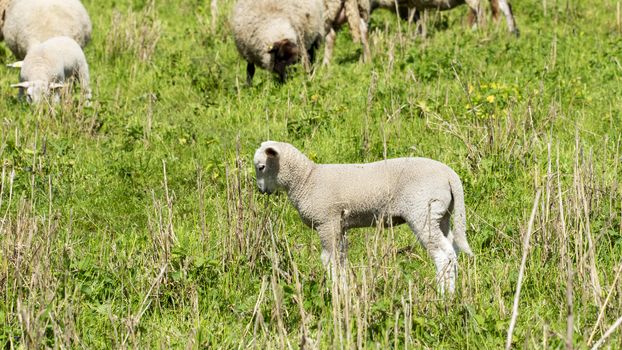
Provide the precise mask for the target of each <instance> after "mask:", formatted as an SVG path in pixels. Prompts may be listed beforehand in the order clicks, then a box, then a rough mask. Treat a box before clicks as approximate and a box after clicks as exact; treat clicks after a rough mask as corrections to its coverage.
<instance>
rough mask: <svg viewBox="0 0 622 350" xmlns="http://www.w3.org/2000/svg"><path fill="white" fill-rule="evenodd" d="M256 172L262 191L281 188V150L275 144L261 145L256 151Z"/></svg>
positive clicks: (258, 185)
mask: <svg viewBox="0 0 622 350" xmlns="http://www.w3.org/2000/svg"><path fill="white" fill-rule="evenodd" d="M254 163H255V174H256V176H257V187H259V191H261V193H268V194H270V193H273V192H275V191H277V190H278V189H279V185H278V175H279V152H278V150H277V149H276V147H275V146H268V145H265V143H264V144H263V145H261V147H259V149H257V151H256V152H255V159H254Z"/></svg>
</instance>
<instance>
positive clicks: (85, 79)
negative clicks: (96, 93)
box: [78, 62, 92, 104]
mask: <svg viewBox="0 0 622 350" xmlns="http://www.w3.org/2000/svg"><path fill="white" fill-rule="evenodd" d="M78 80H79V81H80V88H81V89H82V91H83V92H84V98H85V99H86V101H87V104H89V101H91V97H92V93H91V87H90V85H89V81H90V78H89V67H88V66H87V65H86V62H85V63H82V64H81V65H80V67H79V70H78Z"/></svg>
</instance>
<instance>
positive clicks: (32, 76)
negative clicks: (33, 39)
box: [20, 36, 88, 83]
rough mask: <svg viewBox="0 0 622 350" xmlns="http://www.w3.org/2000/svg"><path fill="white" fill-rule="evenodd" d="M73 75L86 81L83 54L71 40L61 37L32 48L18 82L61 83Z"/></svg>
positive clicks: (86, 70) (85, 64) (78, 46)
mask: <svg viewBox="0 0 622 350" xmlns="http://www.w3.org/2000/svg"><path fill="white" fill-rule="evenodd" d="M85 73H86V74H85ZM74 74H82V78H87V79H88V66H87V63H86V58H85V57H84V52H82V48H81V47H80V45H78V43H76V42H75V41H74V40H73V39H71V38H68V37H64V36H61V37H55V38H52V39H50V40H47V41H45V42H43V43H41V44H38V45H36V46H34V47H32V49H31V50H30V51H29V52H28V54H27V55H26V58H25V59H24V63H23V65H22V70H21V73H20V80H21V81H33V80H42V81H49V82H63V81H64V80H65V79H68V78H70V77H72V76H73V75H74ZM82 83H88V81H87V82H82Z"/></svg>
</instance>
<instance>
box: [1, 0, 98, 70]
mask: <svg viewBox="0 0 622 350" xmlns="http://www.w3.org/2000/svg"><path fill="white" fill-rule="evenodd" d="M91 30H92V26H91V19H90V18H89V15H88V13H87V12H86V9H85V8H84V6H83V5H82V3H81V2H80V1H79V0H14V1H12V3H11V5H10V6H9V8H8V9H7V10H6V13H5V23H4V27H3V29H2V31H3V34H4V40H5V42H6V44H7V46H8V47H9V49H11V51H12V52H13V54H14V55H15V56H16V57H17V58H18V59H23V58H24V57H25V56H26V53H28V51H29V50H30V48H31V47H33V46H35V45H37V44H39V43H41V42H44V41H46V40H48V39H50V38H53V37H57V36H68V37H70V38H72V39H74V40H75V41H76V42H77V43H78V44H79V45H80V46H81V47H84V46H85V45H86V44H87V43H88V42H89V40H91Z"/></svg>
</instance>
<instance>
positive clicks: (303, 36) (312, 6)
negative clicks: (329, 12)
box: [231, 0, 324, 85]
mask: <svg viewBox="0 0 622 350" xmlns="http://www.w3.org/2000/svg"><path fill="white" fill-rule="evenodd" d="M231 24H232V27H233V35H234V38H235V44H236V46H237V48H238V51H239V52H240V54H241V55H242V57H244V59H246V61H247V62H248V64H247V66H246V79H247V83H248V84H249V85H250V84H251V83H252V80H253V76H254V74H255V65H258V66H259V67H261V68H263V69H266V70H269V71H272V72H275V73H277V74H278V76H279V80H280V81H281V82H284V81H285V77H286V70H287V66H289V65H291V64H293V63H295V62H297V61H299V60H300V59H301V58H302V59H305V57H307V58H308V59H309V61H310V62H313V60H314V57H315V50H316V49H317V48H318V47H319V45H320V43H321V41H322V37H323V36H324V29H323V28H324V27H323V26H324V21H323V16H322V2H321V0H305V1H297V0H239V1H238V2H237V3H236V4H235V7H234V8H233V13H232V16H231ZM303 50H304V51H305V52H306V53H305V52H303ZM305 55H306V56H305Z"/></svg>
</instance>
